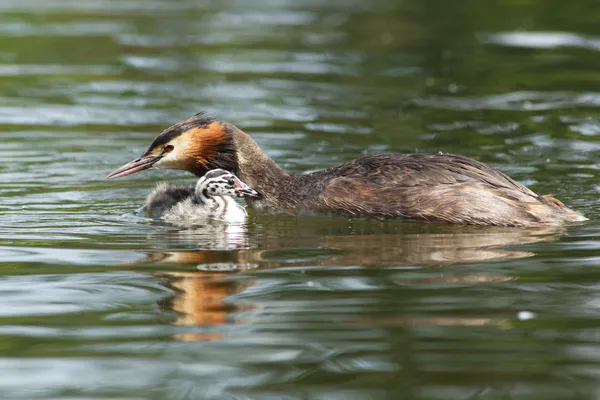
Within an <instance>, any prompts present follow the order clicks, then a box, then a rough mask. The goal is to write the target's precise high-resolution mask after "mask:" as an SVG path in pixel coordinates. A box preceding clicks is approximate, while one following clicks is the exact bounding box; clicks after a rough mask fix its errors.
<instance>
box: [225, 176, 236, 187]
mask: <svg viewBox="0 0 600 400" xmlns="http://www.w3.org/2000/svg"><path fill="white" fill-rule="evenodd" d="M227 184H228V185H229V186H233V185H235V181H234V180H233V179H231V178H229V179H228V180H227Z"/></svg>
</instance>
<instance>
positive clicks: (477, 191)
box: [106, 114, 586, 227]
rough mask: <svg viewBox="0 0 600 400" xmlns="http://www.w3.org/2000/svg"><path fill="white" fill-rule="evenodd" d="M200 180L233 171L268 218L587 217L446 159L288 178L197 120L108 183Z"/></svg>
mask: <svg viewBox="0 0 600 400" xmlns="http://www.w3.org/2000/svg"><path fill="white" fill-rule="evenodd" d="M151 167H152V168H167V169H180V170H184V171H188V172H191V173H193V174H195V175H196V176H202V175H203V174H204V173H205V172H206V171H207V170H210V169H213V168H222V169H226V170H228V171H232V172H233V173H234V174H236V175H237V176H238V177H239V178H240V179H241V180H243V181H244V182H246V183H247V184H248V185H249V186H250V187H252V188H253V189H255V190H256V191H258V192H259V193H260V195H261V197H260V198H248V199H246V201H247V203H248V205H249V206H250V207H252V208H255V209H257V210H259V211H263V212H267V213H273V214H289V215H314V214H323V213H325V214H336V215H342V216H366V217H374V218H379V219H384V218H406V219H413V220H425V221H445V222H450V223H459V224H474V225H497V226H518V227H531V226H542V225H559V224H562V223H565V222H573V221H583V220H585V219H586V218H585V217H584V216H583V215H581V214H579V213H577V212H575V211H573V210H571V209H569V208H567V207H566V206H565V205H564V204H563V203H561V202H560V201H559V200H557V199H555V198H554V197H552V196H549V195H537V194H535V193H534V192H532V191H531V190H529V189H527V188H526V187H525V186H523V185H521V184H519V183H517V182H515V181H514V180H512V179H511V178H509V177H508V176H506V175H505V174H503V173H502V172H500V171H498V170H496V169H494V168H491V167H489V166H487V165H485V164H483V163H481V162H478V161H475V160H472V159H469V158H466V157H462V156H455V155H446V154H380V155H376V156H370V157H363V158H359V159H357V160H354V161H351V162H349V163H346V164H342V165H339V166H337V167H332V168H329V169H326V170H322V171H317V172H313V173H311V174H306V175H290V174H288V173H287V172H285V171H284V170H283V169H282V168H281V167H279V166H278V165H277V164H275V162H274V161H273V160H272V159H271V158H269V157H268V156H267V155H266V154H265V153H264V152H263V151H262V150H261V148H260V147H259V146H258V144H257V143H256V142H255V141H254V140H253V139H252V138H251V137H250V136H249V135H248V134H246V133H245V132H243V131H242V130H240V129H238V128H237V127H236V126H234V125H232V124H229V123H227V122H222V121H217V120H215V119H212V118H207V117H204V116H203V115H202V114H197V115H195V116H193V117H191V118H189V119H187V120H184V121H181V122H179V123H177V124H175V125H173V126H171V127H169V128H167V129H166V130H165V131H163V132H162V133H161V134H160V135H158V136H157V137H156V138H155V139H154V141H153V142H152V143H151V144H150V147H148V149H147V150H146V151H145V152H144V153H143V154H142V155H141V157H140V158H138V159H135V160H133V161H131V162H129V163H127V164H125V165H123V166H122V167H120V168H118V169H117V170H115V171H113V172H112V173H110V174H109V175H108V176H107V177H106V179H111V178H119V177H122V176H126V175H130V174H133V173H136V172H139V171H142V170H145V169H148V168H151Z"/></svg>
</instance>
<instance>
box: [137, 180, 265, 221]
mask: <svg viewBox="0 0 600 400" xmlns="http://www.w3.org/2000/svg"><path fill="white" fill-rule="evenodd" d="M233 197H259V194H258V193H257V192H256V191H254V190H253V189H251V188H250V187H248V185H246V184H245V183H244V182H242V181H240V180H239V179H238V178H237V177H236V176H235V175H233V174H232V173H230V172H227V171H224V170H222V169H213V170H211V171H208V172H207V173H206V174H205V175H204V176H202V177H201V178H200V179H198V183H197V184H196V187H195V188H193V187H176V186H173V185H171V184H169V183H166V182H165V183H161V184H159V185H158V186H157V187H156V189H154V190H153V191H152V192H151V193H150V194H149V195H148V198H147V200H146V210H147V211H148V214H149V215H150V216H151V217H152V218H160V219H162V220H164V221H166V222H169V223H172V224H176V225H184V226H187V225H194V224H198V223H203V222H206V221H208V220H210V219H216V220H221V221H225V222H229V223H242V222H244V221H245V220H246V216H247V214H246V210H245V209H244V207H242V206H240V205H239V204H238V203H236V202H235V200H234V199H233Z"/></svg>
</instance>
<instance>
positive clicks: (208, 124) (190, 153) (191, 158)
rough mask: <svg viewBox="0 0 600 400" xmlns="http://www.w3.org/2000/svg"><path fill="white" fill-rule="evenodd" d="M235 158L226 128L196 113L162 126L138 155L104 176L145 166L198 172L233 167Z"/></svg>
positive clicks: (232, 168) (231, 141) (124, 173)
mask: <svg viewBox="0 0 600 400" xmlns="http://www.w3.org/2000/svg"><path fill="white" fill-rule="evenodd" d="M236 160H237V159H236V157H235V148H234V145H233V139H232V133H231V132H230V130H229V128H228V127H227V126H226V125H224V124H222V123H220V122H219V121H216V120H214V119H212V118H208V117H204V116H203V115H202V114H201V113H199V114H196V115H194V116H193V117H191V118H189V119H186V120H184V121H181V122H179V123H177V124H175V125H173V126H171V127H169V128H167V129H165V130H164V131H163V132H162V133H161V134H160V135H158V136H157V137H156V138H155V139H154V141H153V142H152V143H151V144H150V146H149V147H148V148H147V149H146V151H144V153H142V155H141V156H140V157H139V158H137V159H135V160H133V161H131V162H129V163H127V164H125V165H123V166H122V167H120V168H117V169H116V170H114V171H113V172H111V173H110V174H108V175H107V176H106V179H112V178H120V177H122V176H127V175H131V174H135V173H136V172H139V171H143V170H145V169H148V168H163V169H180V170H184V171H189V172H191V173H193V174H194V175H196V176H202V175H204V174H205V173H206V172H207V171H208V170H211V169H214V168H221V169H225V170H229V171H235V170H237V161H236Z"/></svg>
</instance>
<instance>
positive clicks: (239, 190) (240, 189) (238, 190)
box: [233, 179, 261, 198]
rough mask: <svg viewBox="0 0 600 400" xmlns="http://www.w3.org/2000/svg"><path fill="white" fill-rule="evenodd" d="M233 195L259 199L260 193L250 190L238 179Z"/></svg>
mask: <svg viewBox="0 0 600 400" xmlns="http://www.w3.org/2000/svg"><path fill="white" fill-rule="evenodd" d="M233 190H234V191H235V194H236V195H237V196H238V197H256V198H258V197H261V195H260V193H258V192H257V191H256V190H254V189H252V188H251V187H250V186H248V185H246V184H245V183H244V182H242V181H240V180H239V179H236V180H235V189H233Z"/></svg>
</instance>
